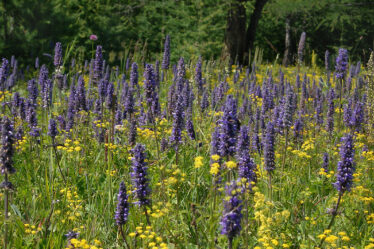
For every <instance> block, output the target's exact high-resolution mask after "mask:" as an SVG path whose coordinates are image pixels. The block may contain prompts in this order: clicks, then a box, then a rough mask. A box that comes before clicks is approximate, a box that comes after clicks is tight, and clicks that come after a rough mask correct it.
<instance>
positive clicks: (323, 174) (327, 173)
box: [318, 168, 335, 178]
mask: <svg viewBox="0 0 374 249" xmlns="http://www.w3.org/2000/svg"><path fill="white" fill-rule="evenodd" d="M334 173H335V172H334V171H333V170H330V171H329V172H325V169H324V168H320V169H319V172H318V174H319V175H321V176H326V177H327V178H330V177H331V176H333V175H334Z"/></svg>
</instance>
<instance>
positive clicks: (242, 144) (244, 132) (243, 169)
mask: <svg viewBox="0 0 374 249" xmlns="http://www.w3.org/2000/svg"><path fill="white" fill-rule="evenodd" d="M249 148H250V137H249V128H248V126H242V127H241V129H240V132H239V137H238V144H237V152H236V157H237V160H238V166H239V177H241V178H244V179H246V182H247V183H248V189H249V190H251V182H252V181H253V182H256V178H257V177H256V172H255V171H256V164H255V162H254V161H253V159H252V158H251V156H250V151H249Z"/></svg>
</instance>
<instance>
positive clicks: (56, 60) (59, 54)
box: [53, 42, 62, 67]
mask: <svg viewBox="0 0 374 249" xmlns="http://www.w3.org/2000/svg"><path fill="white" fill-rule="evenodd" d="M53 64H54V65H55V67H59V66H61V64H62V46H61V42H57V43H56V46H55V57H54V61H53Z"/></svg>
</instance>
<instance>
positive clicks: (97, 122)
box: [93, 120, 110, 128]
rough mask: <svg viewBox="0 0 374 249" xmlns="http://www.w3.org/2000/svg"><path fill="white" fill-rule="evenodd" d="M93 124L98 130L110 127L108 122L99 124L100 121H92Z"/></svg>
mask: <svg viewBox="0 0 374 249" xmlns="http://www.w3.org/2000/svg"><path fill="white" fill-rule="evenodd" d="M93 123H94V124H95V126H96V127H98V128H107V127H109V125H110V123H109V122H108V121H107V122H101V121H100V120H95V121H93Z"/></svg>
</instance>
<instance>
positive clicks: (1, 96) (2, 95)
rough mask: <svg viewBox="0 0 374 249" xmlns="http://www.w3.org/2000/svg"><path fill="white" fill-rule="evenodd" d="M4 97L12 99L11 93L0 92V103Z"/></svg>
mask: <svg viewBox="0 0 374 249" xmlns="http://www.w3.org/2000/svg"><path fill="white" fill-rule="evenodd" d="M6 97H9V98H10V97H12V93H11V92H9V91H5V92H3V91H0V102H2V101H4V99H5V98H6Z"/></svg>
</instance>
